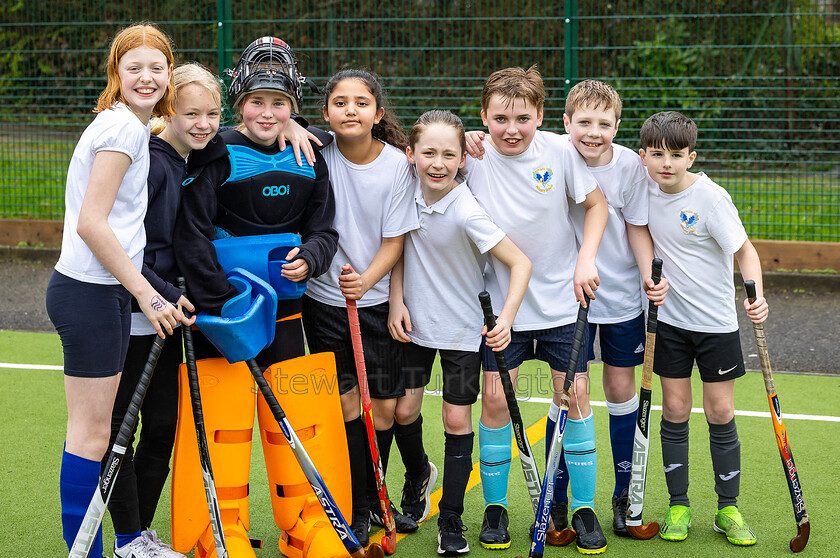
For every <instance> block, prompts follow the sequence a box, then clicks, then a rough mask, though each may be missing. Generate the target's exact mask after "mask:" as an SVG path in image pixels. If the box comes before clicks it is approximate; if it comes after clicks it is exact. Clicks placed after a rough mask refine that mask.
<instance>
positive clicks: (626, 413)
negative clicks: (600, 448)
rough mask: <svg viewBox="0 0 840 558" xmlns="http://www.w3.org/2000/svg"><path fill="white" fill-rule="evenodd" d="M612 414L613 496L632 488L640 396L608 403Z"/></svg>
mask: <svg viewBox="0 0 840 558" xmlns="http://www.w3.org/2000/svg"><path fill="white" fill-rule="evenodd" d="M607 410H608V411H609V413H610V445H611V446H612V457H613V469H614V470H615V489H614V490H613V496H619V495H620V494H621V491H622V490H624V489H625V488H629V487H630V473H632V470H633V437H634V436H635V434H636V415H637V414H638V413H637V411H638V410H639V396H638V395H635V394H633V398H632V399H629V400H628V401H625V402H624V403H610V402H609V401H607Z"/></svg>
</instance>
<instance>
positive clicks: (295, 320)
mask: <svg viewBox="0 0 840 558" xmlns="http://www.w3.org/2000/svg"><path fill="white" fill-rule="evenodd" d="M192 337H193V344H194V347H195V357H196V359H198V360H200V359H203V358H217V357H221V356H222V354H221V353H220V352H219V350H218V349H217V348H216V347H214V346H213V344H212V343H211V342H210V340H209V339H207V337H205V336H204V335H203V334H202V333H201V332H200V331H199V330H198V329H196V327H195V326H193V336H192ZM305 354H306V345H305V344H304V342H303V328H302V327H301V302H300V299H290V300H280V301H278V303H277V321H276V322H275V324H274V340H273V341H272V342H271V344H270V345H269V346H268V347H266V348H265V349H263V350H262V351H260V352H259V354H258V355H257V356H255V357H254V360H255V361H256V362H257V364H259V366H260V368H261V369H263V370H265V369H266V368H268V367H269V366H271V365H272V364H276V363H278V362H282V361H284V360H288V359H290V358H297V357H299V356H303V355H305Z"/></svg>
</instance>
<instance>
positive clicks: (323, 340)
mask: <svg viewBox="0 0 840 558" xmlns="http://www.w3.org/2000/svg"><path fill="white" fill-rule="evenodd" d="M302 300H303V329H304V331H305V332H306V342H307V344H308V345H309V352H311V353H334V354H335V364H336V369H337V371H338V392H339V393H342V394H343V393H347V392H348V391H350V390H351V389H353V388H354V387H356V386H357V385H358V384H359V381H358V376H357V373H356V359H355V357H354V356H353V342H352V340H351V339H350V322H349V321H348V319H347V308H346V307H344V306H340V307H339V306H330V305H329V304H324V303H322V302H318V301H317V300H314V299H312V298H310V297H308V296H304V297H303V299H302ZM359 326H360V329H361V331H362V346H363V348H364V355H365V370H366V371H367V379H368V386H369V388H370V396H371V397H372V398H374V399H395V398H397V397H402V396H403V395H405V387H404V384H403V374H402V366H403V344H402V343H400V342H399V341H395V340H394V339H393V338H392V337H391V334H390V332H389V331H388V303H387V302H384V303H382V304H378V305H376V306H370V307H367V308H359Z"/></svg>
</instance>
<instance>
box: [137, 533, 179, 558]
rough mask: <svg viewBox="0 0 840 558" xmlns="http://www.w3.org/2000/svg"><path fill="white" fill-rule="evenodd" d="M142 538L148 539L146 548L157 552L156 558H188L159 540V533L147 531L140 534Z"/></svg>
mask: <svg viewBox="0 0 840 558" xmlns="http://www.w3.org/2000/svg"><path fill="white" fill-rule="evenodd" d="M140 536H141V537H142V538H144V539H146V546H147V547H148V548H150V549H152V550H153V551H154V552H155V554H154V556H156V557H160V558H186V556H184V555H183V554H181V553H180V552H175V551H174V550H172V547H171V546H170V545H168V544H166V543H165V542H163V541H161V540H160V539H159V538H157V533H156V532H155V531H154V530H152V529H146V530H145V531H143V532H142V533H140Z"/></svg>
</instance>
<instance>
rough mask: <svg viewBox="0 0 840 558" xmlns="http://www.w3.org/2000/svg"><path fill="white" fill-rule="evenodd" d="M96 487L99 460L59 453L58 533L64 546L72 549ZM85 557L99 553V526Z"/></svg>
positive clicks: (100, 530) (98, 555) (100, 543)
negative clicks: (59, 525) (59, 524)
mask: <svg viewBox="0 0 840 558" xmlns="http://www.w3.org/2000/svg"><path fill="white" fill-rule="evenodd" d="M98 487H99V461H92V460H90V459H85V458H84V457H79V456H78V455H73V454H72V453H67V451H64V453H63V455H62V456H61V474H60V477H59V491H60V498H61V527H62V536H63V537H64V541H65V542H66V543H67V549H68V550H69V549H71V548H73V542H74V541H75V540H76V534H77V533H78V532H79V527H81V525H82V520H83V519H84V518H85V513H86V512H87V509H88V505H89V504H90V499H91V497H92V496H93V494H94V493H95V492H96V490H97V488H98ZM89 556H92V557H94V558H99V557H100V556H102V526H100V527H99V531H98V533H97V534H96V539H94V541H93V546H92V547H91V549H90V554H89Z"/></svg>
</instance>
